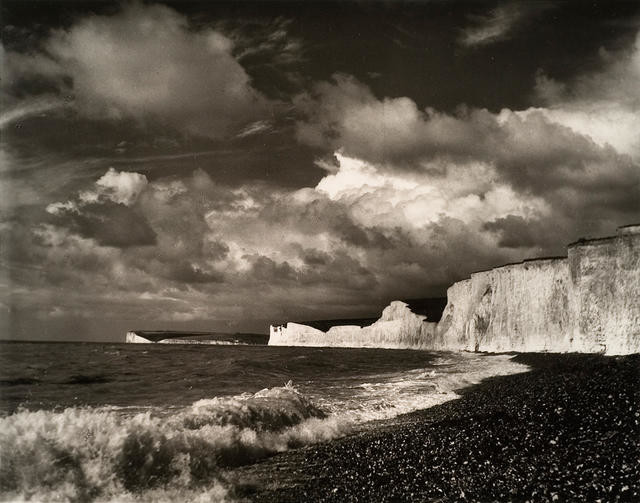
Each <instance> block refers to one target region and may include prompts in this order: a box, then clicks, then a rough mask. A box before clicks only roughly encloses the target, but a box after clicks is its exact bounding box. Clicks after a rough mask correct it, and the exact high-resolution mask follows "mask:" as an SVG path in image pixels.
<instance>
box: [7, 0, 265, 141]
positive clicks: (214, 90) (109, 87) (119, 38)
mask: <svg viewBox="0 0 640 503" xmlns="http://www.w3.org/2000/svg"><path fill="white" fill-rule="evenodd" d="M232 52H233V42H232V40H231V39H229V38H227V37H226V36H225V35H223V34H222V33H221V32H219V31H216V30H214V29H212V28H201V29H196V28H193V27H192V26H191V25H190V24H189V21H188V19H187V18H186V17H185V16H183V15H181V14H179V13H177V12H176V11H174V10H172V9H170V8H169V7H165V6H161V5H144V4H142V3H135V2H134V3H128V4H125V5H124V6H123V8H122V10H121V11H120V12H119V13H117V14H115V15H112V16H99V15H93V16H89V17H85V18H81V19H79V20H78V21H77V22H76V23H74V24H73V25H71V26H70V27H69V28H68V29H58V30H56V31H54V32H53V33H52V35H51V36H50V38H48V39H47V40H46V41H45V43H44V47H43V51H42V53H39V54H35V55H23V54H16V53H9V58H8V59H7V67H8V69H7V70H6V73H7V75H8V76H9V77H10V78H9V83H8V84H9V85H10V84H11V83H14V84H15V83H19V82H20V79H23V80H24V79H27V78H29V77H32V78H43V77H44V78H49V79H50V81H51V82H52V85H55V86H57V87H58V89H59V91H61V92H63V93H64V94H68V95H71V96H72V97H73V99H74V101H75V103H74V106H75V108H76V109H77V110H78V111H80V112H81V113H83V114H85V115H88V116H90V117H98V118H105V117H107V118H120V117H133V118H135V119H139V120H141V121H145V120H155V121H160V122H161V123H164V124H166V125H168V126H170V127H174V128H176V129H178V130H181V131H184V132H187V133H191V134H197V135H202V136H207V137H212V138H219V137H223V136H227V135H229V134H230V133H232V132H233V131H234V130H235V129H237V128H239V127H241V126H242V125H243V124H246V123H247V122H252V121H253V120H255V118H256V117H259V116H260V115H261V114H262V113H263V112H264V111H265V109H266V107H267V106H268V102H267V100H266V99H265V98H264V97H263V96H262V95H261V94H260V93H259V92H258V91H256V90H255V89H254V88H253V87H252V85H251V82H250V79H249V76H248V75H247V73H246V72H245V70H244V69H243V67H242V66H241V65H240V64H239V63H238V61H237V60H236V58H235V57H234V56H233V54H232ZM69 82H70V83H69ZM14 91H15V89H14Z"/></svg>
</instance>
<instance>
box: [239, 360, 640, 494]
mask: <svg viewBox="0 0 640 503" xmlns="http://www.w3.org/2000/svg"><path fill="white" fill-rule="evenodd" d="M516 360H517V361H519V362H521V363H525V364H527V365H530V366H531V371H530V372H527V373H523V374H518V375H512V376H506V377H496V378H492V379H489V380H486V381H484V382H483V383H481V384H479V385H477V386H474V387H471V388H468V389H466V390H463V391H461V394H462V398H461V399H460V400H455V401H452V402H448V403H445V404H443V405H440V406H437V407H433V408H431V409H428V410H425V411H421V412H418V413H414V414H410V415H407V416H403V417H401V418H398V419H396V420H394V421H392V422H388V423H383V424H381V425H379V427H377V428H372V429H369V430H367V431H365V432H361V433H358V434H355V435H352V436H350V437H347V438H344V439H341V440H338V441H334V442H330V443H326V444H321V445H315V446H312V447H309V448H306V449H301V450H299V451H293V452H289V453H285V454H282V455H279V456H275V457H274V458H271V459H270V460H267V461H265V462H264V463H262V466H261V467H260V468H259V470H258V472H257V473H260V472H261V473H263V474H267V473H271V475H272V476H273V477H274V479H275V480H276V482H271V483H269V484H266V485H264V484H258V487H261V489H258V490H257V492H256V493H254V494H251V495H250V496H249V497H248V499H250V500H251V501H256V502H276V501H277V502H300V501H336V502H345V501H442V502H444V501H531V502H534V501H584V502H596V501H601V502H614V501H620V502H632V501H640V355H632V356H625V357H605V356H599V355H575V354H572V355H556V354H528V355H519V356H517V357H516ZM294 467H295V468H294ZM263 476H264V475H263ZM243 496H245V497H246V496H248V495H247V494H246V493H245V494H244V495H243Z"/></svg>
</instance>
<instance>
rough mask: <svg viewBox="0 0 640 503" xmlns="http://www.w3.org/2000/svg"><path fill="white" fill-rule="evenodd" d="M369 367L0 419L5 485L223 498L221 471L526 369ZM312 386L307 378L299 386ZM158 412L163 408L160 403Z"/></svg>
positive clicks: (73, 492) (79, 493) (46, 495)
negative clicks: (120, 405) (197, 395)
mask: <svg viewBox="0 0 640 503" xmlns="http://www.w3.org/2000/svg"><path fill="white" fill-rule="evenodd" d="M439 363H441V365H438V366H437V367H436V368H437V370H432V369H423V370H415V371H411V372H408V373H398V374H387V375H379V376H370V378H369V379H367V382H365V383H362V382H360V383H357V384H355V383H354V384H353V385H350V386H346V387H343V388H342V389H340V390H338V389H331V387H329V388H327V389H325V390H324V392H323V393H321V392H315V393H311V395H312V396H313V398H312V400H313V401H312V400H311V399H309V398H308V396H305V395H304V394H302V393H301V392H300V391H298V389H296V388H294V387H293V386H292V385H291V384H287V385H285V386H284V387H278V388H271V389H265V390H263V391H260V392H258V393H255V394H250V393H244V394H242V395H238V396H234V397H216V398H211V399H205V400H199V401H197V402H195V403H193V404H192V405H191V406H189V407H186V408H183V409H178V410H176V409H173V410H172V411H170V413H169V412H168V411H166V410H165V411H160V410H159V409H148V410H143V411H137V412H133V411H124V410H118V409H114V408H106V407H105V408H68V409H65V410H64V411H61V412H54V411H35V412H30V411H19V412H17V413H14V414H12V415H11V416H7V417H4V418H1V419H0V456H1V459H2V463H1V464H0V494H1V495H2V498H3V499H5V500H11V501H15V500H32V501H51V500H57V501H92V500H93V501H176V500H189V501H198V500H200V501H225V500H227V499H229V497H230V496H229V495H230V493H229V489H228V484H227V482H226V481H225V470H226V469H229V468H232V467H234V466H238V465H242V464H246V463H250V462H252V461H254V460H256V459H258V458H260V457H263V456H265V455H268V454H271V453H275V452H282V451H285V450H287V449H291V448H295V447H299V446H303V445H307V444H311V443H315V442H321V441H327V440H331V439H334V438H336V437H339V436H343V435H345V434H347V433H349V432H351V431H353V430H354V428H357V427H358V426H359V425H361V424H362V423H363V422H366V421H371V420H376V419H387V418H391V417H394V416H396V415H398V414H402V413H406V412H411V411H414V410H417V409H422V408H426V407H429V406H432V405H435V404H438V403H442V402H444V401H447V400H451V399H453V398H456V397H457V395H456V393H455V392H454V390H455V389H458V388H460V387H462V386H464V385H467V384H470V383H474V382H479V381H480V380H481V379H483V378H484V377H488V376H492V375H498V374H508V373H515V372H520V371H523V370H525V369H526V367H525V366H523V365H518V364H515V363H513V362H511V361H510V359H509V357H507V356H491V357H483V356H477V355H476V356H469V357H466V358H464V359H463V363H462V365H460V358H456V364H455V365H451V366H448V363H447V362H446V361H442V362H439ZM302 388H306V386H302ZM161 412H162V413H161Z"/></svg>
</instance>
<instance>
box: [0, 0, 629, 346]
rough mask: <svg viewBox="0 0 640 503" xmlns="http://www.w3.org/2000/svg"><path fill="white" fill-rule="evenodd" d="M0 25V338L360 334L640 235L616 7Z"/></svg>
mask: <svg viewBox="0 0 640 503" xmlns="http://www.w3.org/2000/svg"><path fill="white" fill-rule="evenodd" d="M1 9H2V48H1V53H0V56H1V58H2V68H1V70H2V76H1V77H2V81H1V89H0V92H1V96H2V111H1V115H0V128H1V136H0V179H1V181H0V191H1V192H0V240H1V241H0V246H1V249H0V266H1V269H0V271H1V272H0V327H1V330H2V334H1V336H2V337H3V338H34V339H73V340H78V339H87V340H98V339H102V340H119V339H121V338H122V337H123V334H124V331H125V330H126V329H127V328H139V329H144V328H147V329H158V328H182V329H190V328H193V329H196V328H197V329H201V330H202V329H212V330H226V331H261V332H264V331H265V330H267V329H268V323H269V322H280V321H283V320H287V319H298V320H303V319H320V318H326V317H331V318H338V317H339V318H344V317H357V316H373V315H376V314H377V312H378V311H379V310H380V309H381V308H382V307H383V306H384V305H385V304H386V303H387V302H388V301H389V300H392V299H396V298H416V297H426V296H435V295H443V294H444V293H445V291H446V287H447V286H448V285H449V284H451V283H452V282H453V281H456V280H459V279H461V278H463V277H465V276H467V275H468V274H469V273H470V272H472V271H474V270H478V269H485V268H488V267H492V266H496V265H499V264H501V263H505V262H512V261H517V260H521V259H523V258H527V257H535V256H542V255H556V254H563V253H564V247H565V245H566V244H567V243H568V242H570V241H572V240H575V239H577V238H579V237H582V236H598V235H606V234H610V233H612V232H613V231H614V230H615V227H616V226H619V225H624V224H629V223H632V222H637V221H640V204H639V203H638V201H639V200H640V133H639V131H640V36H639V33H640V4H638V3H637V2H611V1H607V2H604V1H603V2H552V1H549V2H541V1H538V2H512V1H508V2H454V1H446V2H445V1H431V2H429V1H422V2H318V3H310V2H268V1H263V2H255V3H254V2H233V3H223V2H169V3H155V2H124V3H114V2H50V1H49V2H46V1H20V2H12V1H6V0H5V1H4V2H3V3H2V7H1Z"/></svg>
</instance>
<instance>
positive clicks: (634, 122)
mask: <svg viewBox="0 0 640 503" xmlns="http://www.w3.org/2000/svg"><path fill="white" fill-rule="evenodd" d="M638 54H640V51H639V50H638V42H637V41H636V44H635V45H634V47H632V48H631V49H630V50H628V51H625V52H622V53H620V54H617V55H615V56H612V55H608V59H607V61H606V63H605V64H604V67H603V69H602V70H601V71H600V72H598V73H594V74H591V75H585V76H581V77H579V78H577V79H576V80H575V81H573V82H567V83H556V82H554V83H551V81H550V79H549V78H548V77H546V76H544V75H543V74H540V75H539V81H538V93H539V95H540V96H541V97H542V96H543V95H544V99H545V100H546V101H545V102H544V105H545V106H539V107H532V108H530V109H527V110H510V109H503V110H501V111H500V112H498V113H492V112H489V111H487V110H483V109H469V108H460V109H459V110H458V111H457V112H456V113H454V114H448V113H443V112H438V111H436V110H434V109H431V108H426V109H424V110H421V109H419V108H418V106H417V105H416V103H415V102H414V101H413V100H411V99H409V98H407V97H399V98H391V97H384V98H377V97H376V96H375V95H374V94H373V93H372V92H371V90H370V89H369V88H368V87H367V86H365V85H364V84H362V83H360V82H359V81H357V80H356V79H355V78H353V77H350V76H346V75H334V77H333V79H332V81H330V82H320V83H317V84H316V85H314V86H313V88H312V89H311V90H310V91H308V92H305V93H303V94H301V95H299V96H298V97H297V99H296V103H297V105H298V107H299V110H301V113H302V118H301V119H300V120H299V122H298V124H297V136H298V139H299V141H301V142H304V143H307V144H310V145H313V146H316V147H320V148H325V149H327V150H328V151H330V152H334V153H335V157H336V158H337V162H336V161H335V159H334V160H329V161H327V160H326V159H323V160H319V161H318V165H319V166H321V167H323V168H324V169H325V170H326V171H327V172H328V174H327V176H326V177H325V178H324V179H323V180H322V181H321V182H320V184H319V185H318V187H317V190H318V191H320V192H323V193H325V194H326V195H327V196H328V197H329V198H330V199H331V200H333V201H336V202H339V203H340V204H344V205H347V206H348V207H349V213H350V215H351V217H352V218H354V221H355V222H356V224H357V225H360V226H370V225H372V224H373V222H377V223H378V224H379V225H382V226H387V227H391V226H392V225H394V224H395V225H399V226H400V227H402V228H403V229H405V230H406V229H409V230H411V232H410V235H411V237H412V239H413V240H414V241H416V242H422V243H424V242H425V239H426V240H427V241H428V239H429V238H428V237H426V236H429V232H430V231H429V229H435V228H437V226H439V225H440V224H441V222H443V221H445V220H446V219H448V221H455V222H459V223H460V225H462V226H463V227H462V228H464V232H466V233H468V234H469V235H472V234H474V233H476V234H477V235H482V236H484V241H483V240H480V241H478V242H479V243H484V245H483V249H484V250H485V251H488V250H490V249H492V248H493V249H494V250H495V251H496V253H497V250H502V251H504V252H505V253H506V255H503V256H504V257H505V258H507V255H510V254H511V255H512V253H511V251H513V250H520V252H521V254H522V255H523V256H526V255H525V254H528V255H531V254H534V255H535V254H553V253H555V252H556V251H558V250H561V249H562V247H561V246H558V244H561V243H565V242H567V241H569V240H571V239H572V238H573V237H575V236H576V235H585V234H587V235H593V234H603V233H607V232H610V231H611V229H612V228H613V227H615V226H616V225H620V224H623V223H628V222H631V221H636V220H637V219H638V218H640V213H639V211H638V205H637V200H639V199H640V165H639V162H640V161H639V159H640V157H639V155H638V142H639V141H640V135H638V131H640V124H639V123H638V117H640V113H638V112H639V110H638V99H639V96H638V92H639V91H638V90H639V89H640V80H639V79H638V75H640V72H638V67H637V62H638ZM602 88H604V89H606V90H605V91H603V90H602ZM545 91H546V92H545ZM516 227H519V228H520V230H519V231H516ZM543 229H546V231H544V232H543ZM554 243H556V244H555V245H554ZM510 250H511V251H510ZM476 251H477V250H476ZM495 256H496V257H497V256H498V255H495Z"/></svg>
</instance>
